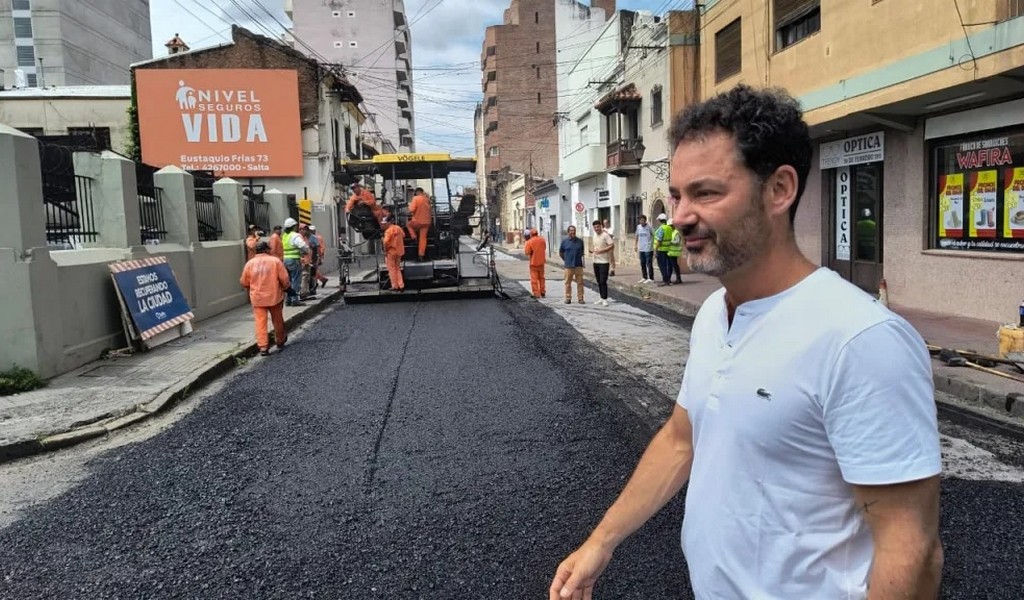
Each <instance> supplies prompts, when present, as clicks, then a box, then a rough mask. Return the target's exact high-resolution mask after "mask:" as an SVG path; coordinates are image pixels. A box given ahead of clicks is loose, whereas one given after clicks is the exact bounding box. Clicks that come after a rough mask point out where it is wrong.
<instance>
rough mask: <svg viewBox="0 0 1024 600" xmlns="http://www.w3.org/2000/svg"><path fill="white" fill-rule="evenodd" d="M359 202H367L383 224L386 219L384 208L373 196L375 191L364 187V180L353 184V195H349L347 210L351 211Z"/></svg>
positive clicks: (378, 220)
mask: <svg viewBox="0 0 1024 600" xmlns="http://www.w3.org/2000/svg"><path fill="white" fill-rule="evenodd" d="M357 204H365V205H366V206H368V207H369V208H370V210H371V211H373V216H374V217H375V218H376V219H377V222H378V223H381V224H382V225H383V223H384V221H383V219H384V216H385V215H384V209H382V208H381V207H380V205H378V204H377V199H376V198H374V197H373V193H372V192H371V191H370V190H368V189H366V188H365V187H363V184H362V182H360V181H357V182H355V183H353V184H352V196H351V197H349V199H348V202H347V203H346V204H345V212H347V213H350V212H352V209H353V208H355V207H356V205H357Z"/></svg>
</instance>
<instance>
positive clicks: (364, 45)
mask: <svg viewBox="0 0 1024 600" xmlns="http://www.w3.org/2000/svg"><path fill="white" fill-rule="evenodd" d="M285 12H286V13H287V15H288V18H289V19H291V21H292V29H291V34H292V36H293V38H294V40H293V45H294V47H295V49H296V50H299V51H302V52H305V53H307V54H312V53H313V52H311V50H310V48H311V49H312V51H315V54H316V55H318V56H320V57H323V58H326V59H327V60H328V61H329V62H331V63H336V64H340V65H341V66H342V67H343V68H344V70H345V75H346V77H348V79H349V80H350V81H352V83H353V84H355V85H358V86H359V88H360V89H361V90H363V96H364V98H365V104H366V109H367V113H368V116H369V118H370V122H369V123H368V124H367V126H366V127H365V128H364V132H363V133H364V135H369V136H380V137H382V138H383V139H382V140H380V141H382V142H384V141H385V140H386V141H388V142H391V145H392V146H393V147H394V149H395V150H397V151H398V152H414V151H415V150H416V133H415V132H416V128H415V124H414V120H413V107H414V104H413V88H412V33H411V32H410V30H409V23H408V21H407V20H406V15H405V2H404V0H286V1H285ZM307 46H308V48H307ZM314 58H316V56H314ZM375 128H376V129H375ZM383 146H384V147H386V146H387V144H386V143H384V144H383ZM378 147H381V146H378Z"/></svg>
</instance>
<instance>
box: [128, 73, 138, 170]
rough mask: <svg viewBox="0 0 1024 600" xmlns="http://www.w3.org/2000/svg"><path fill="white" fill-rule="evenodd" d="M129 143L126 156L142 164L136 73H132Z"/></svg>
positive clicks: (129, 106)
mask: <svg viewBox="0 0 1024 600" xmlns="http://www.w3.org/2000/svg"><path fill="white" fill-rule="evenodd" d="M126 112H127V113H128V141H127V142H126V143H125V148H124V155H125V156H127V157H128V158H130V159H132V160H133V161H135V162H142V140H141V138H140V137H139V97H138V94H137V93H136V91H135V73H134V72H132V100H131V103H130V104H129V105H128V110H127V111H126Z"/></svg>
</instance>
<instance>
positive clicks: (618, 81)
mask: <svg viewBox="0 0 1024 600" xmlns="http://www.w3.org/2000/svg"><path fill="white" fill-rule="evenodd" d="M594 37H595V39H594V40H593V42H592V43H591V44H590V45H589V46H587V47H585V48H584V49H583V51H582V54H581V55H580V56H579V57H578V59H577V60H575V61H574V62H571V63H569V64H568V65H567V66H566V68H565V69H564V72H560V77H559V86H558V89H559V92H558V93H559V97H560V98H566V99H567V106H566V109H565V110H564V111H563V113H562V126H561V132H560V137H559V150H560V155H561V162H560V165H561V177H562V179H563V180H564V181H565V182H566V184H567V186H568V188H569V194H568V199H569V202H568V205H569V206H571V207H573V220H574V221H575V224H576V227H577V230H578V231H579V233H580V234H581V235H588V234H589V233H590V223H592V222H593V221H595V220H602V221H603V220H606V219H607V220H608V221H609V222H610V224H611V226H612V231H613V232H614V234H615V239H616V242H617V246H618V260H619V261H620V262H631V261H634V260H636V257H635V256H634V255H633V252H632V245H633V242H632V234H633V232H634V231H635V230H636V222H637V219H638V218H639V216H640V215H641V214H643V215H646V216H647V217H648V220H649V221H653V220H654V217H656V216H657V215H658V213H660V212H662V211H664V210H665V209H666V206H665V201H666V196H667V178H668V143H667V139H666V129H667V123H668V121H669V119H670V115H669V114H668V110H666V109H667V106H668V102H667V99H668V96H669V93H670V90H671V79H670V69H669V48H668V42H669V35H668V27H667V23H666V22H665V21H664V20H662V19H660V18H658V17H655V16H653V15H651V14H650V13H647V12H640V13H637V12H632V11H625V10H623V11H618V12H617V13H616V14H615V15H614V16H613V17H612V18H611V19H610V20H609V21H608V22H607V23H606V24H605V25H604V27H603V28H602V29H601V30H600V31H598V32H597V33H596V35H595V36H594ZM559 39H562V36H559ZM566 43H567V44H568V45H572V41H567V42H566ZM579 206H582V208H583V211H582V212H580V211H577V210H575V209H576V208H577V207H579Z"/></svg>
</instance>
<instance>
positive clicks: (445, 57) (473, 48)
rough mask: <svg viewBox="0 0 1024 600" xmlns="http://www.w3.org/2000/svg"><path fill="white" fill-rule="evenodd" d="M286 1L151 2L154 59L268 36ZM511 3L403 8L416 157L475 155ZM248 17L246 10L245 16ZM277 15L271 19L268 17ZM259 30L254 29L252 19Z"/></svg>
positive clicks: (460, 1)
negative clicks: (488, 57) (487, 75)
mask: <svg viewBox="0 0 1024 600" xmlns="http://www.w3.org/2000/svg"><path fill="white" fill-rule="evenodd" d="M283 4H284V2H283V0H150V12H151V21H152V29H153V56H163V55H165V54H166V53H167V49H166V48H164V44H165V43H166V42H167V40H169V39H171V37H173V36H174V34H175V33H178V34H180V35H181V37H182V38H183V39H184V40H185V42H186V43H188V45H189V46H190V47H192V48H193V49H195V48H201V47H205V46H212V45H215V44H219V43H221V42H225V41H228V40H229V39H230V38H229V36H230V31H231V24H232V23H237V24H239V25H241V26H242V27H245V28H246V29H249V30H251V31H254V32H257V33H262V34H263V35H268V34H269V32H274V31H281V30H282V28H283V26H289V25H290V24H291V23H290V21H289V20H288V18H287V17H286V16H285V14H284V10H283V8H282V7H283ZM508 4H509V0H406V2H405V7H406V15H407V18H408V20H409V22H410V23H411V24H412V54H413V63H414V64H413V69H414V74H413V92H414V94H415V98H414V101H415V108H416V114H415V117H414V118H415V121H416V138H417V139H416V143H417V149H418V150H442V151H445V152H450V153H451V154H457V155H472V154H473V153H474V148H473V111H474V109H475V107H476V103H477V102H478V101H479V100H480V98H481V96H482V92H481V88H480V63H479V61H480V46H481V44H482V42H483V36H484V28H486V27H487V26H488V25H494V24H497V23H500V22H501V20H502V12H503V11H504V9H505V8H507V7H508ZM684 4H687V5H688V4H689V1H688V0H619V3H618V7H619V8H623V9H630V10H649V11H651V12H654V13H656V14H661V13H663V12H664V10H665V9H666V8H667V7H671V8H673V9H677V8H680V7H681V6H683V5H684ZM243 9H244V10H243ZM270 13H272V15H271V14H270ZM254 18H255V19H258V20H259V23H253V19H254Z"/></svg>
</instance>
